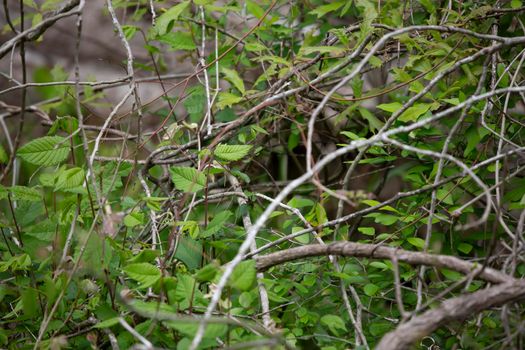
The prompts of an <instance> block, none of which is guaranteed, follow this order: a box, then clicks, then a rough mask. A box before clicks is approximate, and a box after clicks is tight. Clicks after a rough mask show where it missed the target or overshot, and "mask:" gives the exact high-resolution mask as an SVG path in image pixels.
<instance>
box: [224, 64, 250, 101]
mask: <svg viewBox="0 0 525 350" xmlns="http://www.w3.org/2000/svg"><path fill="white" fill-rule="evenodd" d="M221 71H222V73H223V74H224V76H225V77H226V80H228V81H229V82H230V83H232V84H233V86H235V88H236V89H237V90H239V92H240V93H241V94H242V95H243V96H244V94H245V93H246V89H245V88H244V82H243V81H242V79H241V77H240V76H239V73H237V71H235V70H233V69H228V68H224V67H222V68H221Z"/></svg>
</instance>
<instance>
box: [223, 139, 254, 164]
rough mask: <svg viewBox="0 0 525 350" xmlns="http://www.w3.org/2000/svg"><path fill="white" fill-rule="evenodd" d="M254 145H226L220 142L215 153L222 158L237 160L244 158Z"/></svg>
mask: <svg viewBox="0 0 525 350" xmlns="http://www.w3.org/2000/svg"><path fill="white" fill-rule="evenodd" d="M250 149H252V146H250V145H225V144H222V143H221V144H219V145H218V146H217V147H216V148H215V151H213V154H214V155H215V156H216V157H219V158H221V159H222V160H228V161H237V160H240V159H242V158H243V157H244V156H246V155H247V154H248V152H250Z"/></svg>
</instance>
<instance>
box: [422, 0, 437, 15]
mask: <svg viewBox="0 0 525 350" xmlns="http://www.w3.org/2000/svg"><path fill="white" fill-rule="evenodd" d="M418 1H419V3H420V4H421V5H423V7H424V8H425V10H427V12H428V13H430V14H432V13H435V12H436V6H435V5H434V1H433V0H418Z"/></svg>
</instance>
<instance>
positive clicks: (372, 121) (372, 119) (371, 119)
mask: <svg viewBox="0 0 525 350" xmlns="http://www.w3.org/2000/svg"><path fill="white" fill-rule="evenodd" d="M359 113H360V114H361V116H362V117H363V119H365V120H366V121H368V125H370V130H371V131H377V130H379V129H381V128H382V127H383V125H384V124H385V123H383V122H382V121H381V120H379V119H378V118H377V117H376V116H375V115H373V114H372V113H371V112H370V111H369V110H368V109H366V108H363V107H359Z"/></svg>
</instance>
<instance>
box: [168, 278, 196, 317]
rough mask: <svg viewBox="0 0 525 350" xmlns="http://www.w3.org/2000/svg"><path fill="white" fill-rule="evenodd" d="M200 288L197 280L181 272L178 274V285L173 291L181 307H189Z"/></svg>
mask: <svg viewBox="0 0 525 350" xmlns="http://www.w3.org/2000/svg"><path fill="white" fill-rule="evenodd" d="M198 288H199V284H198V283H197V281H196V280H195V279H194V278H193V277H192V276H190V275H185V274H184V275H183V274H180V275H178V276H177V286H176V287H175V292H174V293H173V297H174V300H175V301H176V302H178V303H179V308H180V309H182V310H184V309H187V308H188V307H189V306H190V304H191V302H192V300H194V299H192V298H195V296H196V294H197V293H196V291H197V290H198Z"/></svg>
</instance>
